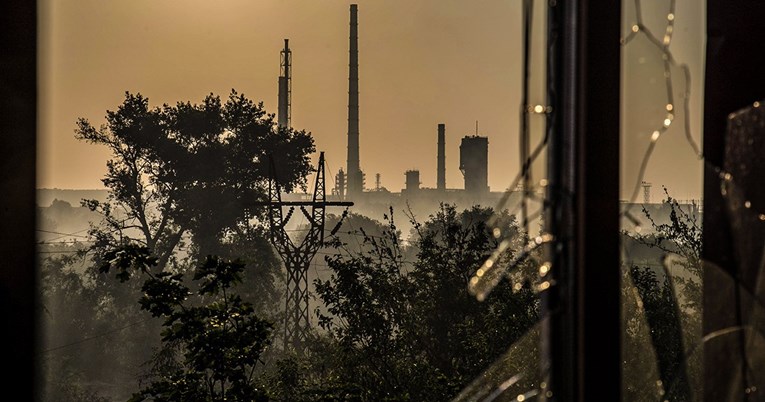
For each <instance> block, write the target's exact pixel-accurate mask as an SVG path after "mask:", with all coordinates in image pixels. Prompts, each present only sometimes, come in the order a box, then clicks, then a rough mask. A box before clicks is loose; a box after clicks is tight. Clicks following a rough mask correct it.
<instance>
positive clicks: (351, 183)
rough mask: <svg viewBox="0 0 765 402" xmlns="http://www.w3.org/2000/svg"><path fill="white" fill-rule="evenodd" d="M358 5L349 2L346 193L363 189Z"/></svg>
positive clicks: (353, 192) (358, 191)
mask: <svg viewBox="0 0 765 402" xmlns="http://www.w3.org/2000/svg"><path fill="white" fill-rule="evenodd" d="M357 13H358V7H357V5H356V4H351V24H350V25H351V26H350V48H349V50H348V53H349V64H348V170H347V172H346V174H347V175H348V194H356V193H360V192H361V191H362V190H363V178H362V174H361V168H360V167H359V44H358V41H359V40H358V39H359V38H358V19H357Z"/></svg>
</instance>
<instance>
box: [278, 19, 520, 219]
mask: <svg viewBox="0 0 765 402" xmlns="http://www.w3.org/2000/svg"><path fill="white" fill-rule="evenodd" d="M358 26H359V23H358V6H357V5H356V4H351V6H350V23H349V46H348V54H349V60H348V132H347V150H348V153H347V163H346V166H345V169H343V168H340V169H339V170H338V171H337V172H336V173H335V176H334V179H335V180H334V183H335V185H334V188H332V189H331V192H329V193H328V194H327V196H328V199H329V198H332V199H335V200H350V201H353V202H354V203H355V206H354V207H353V210H354V212H357V213H361V214H363V215H367V216H370V217H372V218H380V217H381V216H382V215H383V214H386V213H388V211H389V209H390V208H391V207H393V208H394V209H395V210H400V209H406V210H408V211H411V212H412V213H415V214H418V215H420V216H422V215H423V214H425V215H424V216H425V217H426V216H427V215H426V214H430V213H432V212H433V211H435V210H436V209H437V208H438V206H439V204H440V203H448V204H455V205H457V206H458V207H460V208H467V207H470V206H472V205H482V206H494V205H496V203H497V202H498V201H499V199H500V198H501V197H502V195H503V194H504V191H500V192H491V191H490V188H489V185H488V168H489V139H488V137H486V136H482V135H480V133H479V132H478V128H477V125H476V132H475V133H471V134H469V135H465V136H463V137H462V138H461V140H460V143H459V150H460V152H459V159H460V160H459V161H458V163H459V170H460V172H461V173H462V178H463V186H462V188H447V187H446V166H447V165H446V164H447V161H446V156H445V154H446V152H445V150H446V146H447V139H446V125H445V124H442V123H437V122H434V126H435V127H436V130H434V134H435V136H436V141H435V142H436V158H437V172H436V183H435V187H427V186H422V184H423V183H421V182H420V172H419V170H416V169H411V170H407V171H405V172H402V174H404V175H405V178H406V180H405V183H406V184H405V188H403V189H401V190H400V192H395V191H390V190H388V189H386V188H384V187H382V186H381V185H380V175H379V174H377V175H376V177H375V178H376V180H375V185H374V187H371V188H368V187H367V185H366V174H365V172H364V171H363V170H362V168H361V161H360V157H359V154H360V153H359V147H360V145H359V137H360V133H359V58H358V53H359V46H358ZM291 63H292V52H291V50H290V49H289V41H288V40H287V39H285V40H284V49H283V50H282V51H281V54H280V66H281V68H280V76H279V96H278V105H279V107H278V124H279V126H282V127H289V125H290V103H291V82H292V81H291V77H290V73H291V72H290V69H291ZM413 162H416V161H413ZM503 190H504V189H503ZM285 196H286V197H288V198H305V197H307V196H308V195H307V194H291V195H285ZM511 197H517V198H519V199H520V197H521V193H520V192H518V193H517V194H511ZM511 201H512V200H511Z"/></svg>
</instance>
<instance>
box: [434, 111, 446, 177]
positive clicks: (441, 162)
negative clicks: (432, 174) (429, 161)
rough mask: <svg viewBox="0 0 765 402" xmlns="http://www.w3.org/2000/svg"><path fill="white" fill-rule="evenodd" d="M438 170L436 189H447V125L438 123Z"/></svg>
mask: <svg viewBox="0 0 765 402" xmlns="http://www.w3.org/2000/svg"><path fill="white" fill-rule="evenodd" d="M437 169H438V170H437V171H436V189H438V190H439V191H445V190H446V125H445V124H443V123H442V124H439V125H438V167H437Z"/></svg>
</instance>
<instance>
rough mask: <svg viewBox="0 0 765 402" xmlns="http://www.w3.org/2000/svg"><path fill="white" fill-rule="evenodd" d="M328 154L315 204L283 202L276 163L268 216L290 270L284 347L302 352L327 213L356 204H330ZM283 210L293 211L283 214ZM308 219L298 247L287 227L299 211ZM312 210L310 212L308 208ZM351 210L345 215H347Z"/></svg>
mask: <svg viewBox="0 0 765 402" xmlns="http://www.w3.org/2000/svg"><path fill="white" fill-rule="evenodd" d="M324 189H325V175H324V152H321V153H320V154H319V166H318V167H317V169H316V184H315V186H314V192H313V201H282V197H281V188H280V186H279V181H278V180H277V179H276V172H275V169H274V165H273V161H272V162H271V178H270V180H269V186H268V193H269V199H270V201H269V203H268V207H269V208H268V216H269V220H270V224H271V242H272V243H273V244H274V247H276V251H277V252H278V253H279V255H280V256H281V258H282V260H283V261H284V265H285V267H286V269H287V300H286V306H285V307H286V310H285V312H286V318H285V322H284V348H285V350H286V349H288V348H293V349H294V350H295V351H297V352H299V353H302V352H303V351H304V349H305V343H306V339H307V338H308V329H309V321H308V268H309V267H310V265H311V260H313V257H314V256H315V255H316V252H317V251H319V249H320V248H321V246H322V245H323V243H324V210H325V208H326V207H333V206H337V207H350V206H353V202H349V201H327V197H326V193H325V190H324ZM283 207H289V212H287V214H286V215H284V214H283ZM296 207H297V208H300V212H301V213H302V214H303V215H304V216H305V217H306V218H307V220H308V223H309V225H310V227H309V229H308V233H307V234H306V236H305V238H304V239H303V241H302V242H300V244H295V243H294V242H293V241H292V239H290V237H289V235H287V231H286V230H285V228H284V226H285V225H286V224H287V222H289V220H290V218H291V217H292V214H293V212H295V208H296ZM309 207H310V212H309V210H308V208H309ZM346 214H347V211H345V212H344V213H343V216H345V215H346ZM341 223H342V220H341V221H340V222H338V224H337V226H335V228H333V229H332V232H331V233H332V234H334V233H335V232H337V230H338V229H339V228H340V224H341Z"/></svg>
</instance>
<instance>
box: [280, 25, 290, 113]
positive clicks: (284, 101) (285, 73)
mask: <svg viewBox="0 0 765 402" xmlns="http://www.w3.org/2000/svg"><path fill="white" fill-rule="evenodd" d="M289 41H290V40H289V39H285V40H284V49H282V51H281V53H280V54H281V57H280V59H281V62H280V66H281V69H280V71H279V110H278V111H279V117H278V123H279V127H284V128H289V127H290V126H291V124H292V121H291V115H290V109H291V107H292V75H291V71H290V69H291V67H292V51H291V50H290V46H289Z"/></svg>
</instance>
